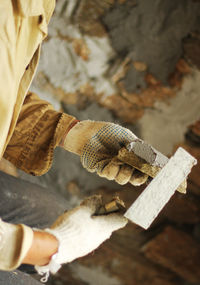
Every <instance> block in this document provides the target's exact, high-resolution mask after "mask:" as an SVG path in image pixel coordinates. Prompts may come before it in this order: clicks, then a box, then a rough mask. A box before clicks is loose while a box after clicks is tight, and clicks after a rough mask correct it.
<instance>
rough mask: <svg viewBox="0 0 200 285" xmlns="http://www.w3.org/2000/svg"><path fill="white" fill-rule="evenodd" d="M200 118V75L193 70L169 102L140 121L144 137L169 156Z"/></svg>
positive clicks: (159, 104)
mask: <svg viewBox="0 0 200 285" xmlns="http://www.w3.org/2000/svg"><path fill="white" fill-rule="evenodd" d="M199 118H200V72H199V71H197V70H193V72H192V74H190V75H188V76H187V77H186V78H185V79H184V83H183V86H182V89H181V90H180V91H178V92H177V96H176V97H175V98H173V99H169V100H168V102H157V103H156V104H155V106H154V108H153V109H150V110H146V112H145V114H144V116H143V117H142V118H141V119H140V121H139V126H140V130H141V136H142V138H143V139H144V140H146V141H148V142H149V143H150V144H152V145H153V146H154V147H155V148H157V149H158V150H160V151H161V152H163V153H164V154H166V155H170V154H172V152H173V149H174V146H175V145H176V144H179V143H180V142H183V141H184V135H185V133H186V131H187V127H188V126H189V125H190V124H192V123H194V122H196V121H197V120H198V119H199Z"/></svg>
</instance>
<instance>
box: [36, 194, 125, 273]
mask: <svg viewBox="0 0 200 285" xmlns="http://www.w3.org/2000/svg"><path fill="white" fill-rule="evenodd" d="M101 206H102V199H101V196H100V195H94V196H91V197H89V198H87V199H86V200H84V201H83V202H82V203H81V205H80V206H78V207H76V208H74V209H72V210H71V211H68V212H66V213H64V214H63V215H61V216H60V217H59V218H58V219H57V220H56V221H55V223H54V224H53V225H52V226H51V227H50V229H46V230H45V231H46V232H48V233H50V234H53V235H54V236H55V237H56V238H57V239H58V241H59V247H58V252H57V253H56V254H54V255H53V257H52V258H51V261H50V263H49V264H48V265H46V266H35V268H36V270H37V271H38V273H39V274H41V275H43V274H47V275H48V274H49V272H51V273H56V272H57V271H58V270H59V268H60V267H61V264H63V263H67V262H71V261H73V260H74V259H76V258H78V257H81V256H84V255H87V254H88V253H90V252H91V251H93V250H94V249H96V248H97V247H98V246H99V245H100V244H101V243H103V242H104V241H105V240H106V239H108V238H109V237H110V236H111V234H112V232H113V231H116V230H118V229H120V228H123V227H124V226H125V225H126V223H127V219H126V218H125V217H123V216H122V215H121V214H119V213H113V214H109V215H102V216H94V213H96V212H97V211H98V209H100V207H101Z"/></svg>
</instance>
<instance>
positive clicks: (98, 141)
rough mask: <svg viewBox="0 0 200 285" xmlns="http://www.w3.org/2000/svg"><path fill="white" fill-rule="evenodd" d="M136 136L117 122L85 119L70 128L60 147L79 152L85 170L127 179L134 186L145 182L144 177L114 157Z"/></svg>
mask: <svg viewBox="0 0 200 285" xmlns="http://www.w3.org/2000/svg"><path fill="white" fill-rule="evenodd" d="M136 138H137V137H136V136H135V135H134V134H133V133H132V132H131V131H130V130H128V129H126V128H123V127H121V126H119V125H116V124H113V123H107V122H95V121H89V120H88V121H81V122H79V123H77V124H76V125H75V126H74V127H72V129H71V130H70V131H69V132H68V134H67V136H66V138H65V139H64V141H63V147H64V148H65V149H66V150H68V151H70V152H73V153H75V154H78V155H80V159H81V163H82V165H83V167H84V168H86V169H87V170H88V171H89V172H96V173H97V174H98V175H99V176H101V177H106V178H107V179H108V180H115V181H116V182H117V183H119V184H121V185H123V184H126V183H127V182H130V183H131V184H133V185H135V186H138V185H141V184H143V183H145V182H146V181H147V179H148V176H147V175H146V174H143V173H141V172H140V171H138V170H136V169H134V168H133V167H131V166H129V165H127V164H124V163H122V162H121V161H119V160H118V159H117V158H116V156H117V154H118V151H119V150H120V149H121V148H122V147H124V146H127V145H128V144H129V143H130V142H132V141H133V140H135V139H136Z"/></svg>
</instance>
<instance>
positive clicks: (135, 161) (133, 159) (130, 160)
mask: <svg viewBox="0 0 200 285" xmlns="http://www.w3.org/2000/svg"><path fill="white" fill-rule="evenodd" d="M117 158H118V159H119V160H121V161H122V162H124V163H126V164H128V165H130V166H132V167H134V168H136V169H138V170H140V171H141V172H143V173H145V174H147V175H148V176H150V177H152V178H154V177H155V176H156V175H157V174H158V172H159V171H160V170H161V168H160V167H158V166H152V165H150V164H148V163H147V162H146V161H145V160H144V159H142V158H141V157H139V156H137V155H136V154H135V153H134V152H133V151H129V150H127V149H126V148H125V147H123V148H121V149H120V150H119V152H118V155H117Z"/></svg>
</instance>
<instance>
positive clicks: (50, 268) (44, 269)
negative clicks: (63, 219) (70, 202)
mask: <svg viewBox="0 0 200 285" xmlns="http://www.w3.org/2000/svg"><path fill="white" fill-rule="evenodd" d="M43 231H44V232H47V233H49V234H51V235H53V236H55V237H56V238H57V240H58V242H59V246H58V251H57V252H56V253H55V254H54V255H52V257H51V260H50V262H49V263H48V264H47V265H44V266H39V265H35V270H36V271H37V272H38V274H39V275H42V276H43V277H42V278H41V279H40V281H41V282H42V283H45V282H47V280H48V278H49V275H50V273H52V274H56V273H57V272H58V270H59V269H60V268H61V263H60V262H59V261H58V256H59V250H60V243H61V240H60V236H59V235H58V234H56V233H55V231H54V230H51V229H48V228H47V229H45V230H43Z"/></svg>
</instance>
